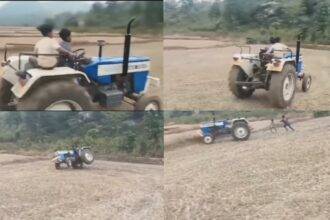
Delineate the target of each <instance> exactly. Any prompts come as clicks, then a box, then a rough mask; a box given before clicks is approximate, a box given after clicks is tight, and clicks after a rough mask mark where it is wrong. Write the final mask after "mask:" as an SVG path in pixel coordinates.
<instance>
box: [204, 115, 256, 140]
mask: <svg viewBox="0 0 330 220" xmlns="http://www.w3.org/2000/svg"><path fill="white" fill-rule="evenodd" d="M250 133H251V128H250V127H249V123H248V121H247V120H246V119H245V118H236V119H233V120H228V119H226V120H215V119H213V121H211V122H206V123H203V124H201V126H200V131H199V135H200V136H201V137H202V138H203V142H204V143H205V144H211V143H213V142H214V140H215V138H216V137H217V136H221V135H227V134H231V135H232V137H233V138H234V140H236V141H245V140H247V139H249V137H250Z"/></svg>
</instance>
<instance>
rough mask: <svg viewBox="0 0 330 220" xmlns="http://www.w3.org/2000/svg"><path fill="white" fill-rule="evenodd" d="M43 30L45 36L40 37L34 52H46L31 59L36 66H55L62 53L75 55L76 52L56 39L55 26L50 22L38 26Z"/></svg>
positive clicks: (70, 55)
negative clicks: (66, 47) (64, 46)
mask: <svg viewBox="0 0 330 220" xmlns="http://www.w3.org/2000/svg"><path fill="white" fill-rule="evenodd" d="M37 29H38V30H39V31H40V32H41V34H42V36H43V38H42V39H40V40H39V41H38V42H37V43H36V45H35V47H34V53H36V54H46V55H38V56H37V58H32V59H30V61H31V63H32V64H33V65H34V66H40V67H42V68H46V69H47V68H53V67H55V66H56V65H57V63H58V56H57V55H58V54H59V53H62V54H65V55H67V56H69V57H73V56H74V54H73V53H72V52H70V51H68V50H66V49H64V48H62V47H61V46H60V44H59V43H58V41H57V40H56V39H54V33H53V26H52V25H49V24H43V25H40V26H38V27H37ZM47 55H53V56H47Z"/></svg>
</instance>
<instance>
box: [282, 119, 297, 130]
mask: <svg viewBox="0 0 330 220" xmlns="http://www.w3.org/2000/svg"><path fill="white" fill-rule="evenodd" d="M281 122H283V127H284V128H285V130H286V131H288V130H289V129H288V128H290V129H291V130H292V131H294V128H293V127H292V126H291V124H290V122H289V120H288V118H287V117H286V116H285V115H282V120H281Z"/></svg>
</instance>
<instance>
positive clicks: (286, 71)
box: [269, 64, 296, 108]
mask: <svg viewBox="0 0 330 220" xmlns="http://www.w3.org/2000/svg"><path fill="white" fill-rule="evenodd" d="M295 71H296V70H295V67H294V66H293V65H291V64H286V65H284V67H283V70H282V72H281V73H272V75H271V80H270V87H269V98H270V101H271V102H272V104H273V105H274V106H276V107H279V108H286V107H288V106H289V105H291V103H292V101H293V98H294V94H295V91H296V77H295Z"/></svg>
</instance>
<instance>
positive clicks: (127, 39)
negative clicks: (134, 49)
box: [122, 18, 135, 76]
mask: <svg viewBox="0 0 330 220" xmlns="http://www.w3.org/2000/svg"><path fill="white" fill-rule="evenodd" d="M134 21H135V18H132V19H131V20H130V21H129V22H128V24H127V30H126V35H125V43H124V57H123V73H122V75H123V76H126V75H127V73H128V63H129V55H130V49H131V25H132V23H133V22H134Z"/></svg>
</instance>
